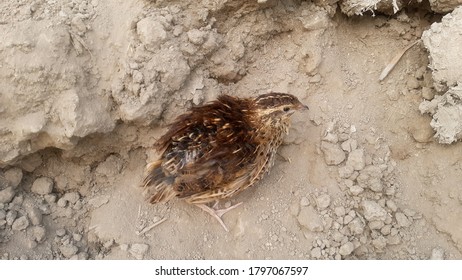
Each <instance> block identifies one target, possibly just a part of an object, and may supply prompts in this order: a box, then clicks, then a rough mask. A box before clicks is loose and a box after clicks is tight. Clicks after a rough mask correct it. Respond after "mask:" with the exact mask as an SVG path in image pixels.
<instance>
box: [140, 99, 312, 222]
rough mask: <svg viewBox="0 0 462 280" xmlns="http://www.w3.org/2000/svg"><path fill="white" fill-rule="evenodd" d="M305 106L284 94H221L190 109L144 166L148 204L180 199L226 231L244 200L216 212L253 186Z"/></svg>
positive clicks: (159, 144) (177, 121)
mask: <svg viewBox="0 0 462 280" xmlns="http://www.w3.org/2000/svg"><path fill="white" fill-rule="evenodd" d="M302 109H303V110H306V109H308V107H307V106H306V105H303V104H302V103H301V102H300V101H299V100H298V99H297V98H296V97H295V96H293V95H291V94H285V93H268V94H263V95H260V96H258V97H256V98H237V97H233V96H229V95H221V96H220V97H218V99H217V100H215V101H212V102H210V103H208V104H205V105H203V106H200V107H194V108H192V109H191V110H190V111H189V112H187V113H185V114H183V115H181V116H179V117H178V118H177V119H176V120H175V121H174V122H173V123H172V124H171V125H170V127H169V130H168V131H167V132H166V133H165V134H164V135H163V136H162V137H161V138H160V139H159V140H158V142H157V143H156V145H155V148H156V149H157V151H159V152H160V153H161V156H160V158H159V159H158V160H156V161H154V162H151V163H149V164H148V165H147V166H146V171H145V175H144V179H143V182H142V186H143V187H144V190H145V194H146V196H147V197H148V200H149V202H151V203H159V202H166V201H169V200H171V199H172V198H174V197H177V198H179V199H182V200H185V201H186V202H188V203H190V204H193V205H196V206H198V207H199V208H201V209H203V210H204V211H206V212H208V213H209V214H211V215H212V216H213V217H215V218H216V219H217V220H218V221H219V222H220V224H221V225H222V226H223V228H224V229H225V230H226V231H228V229H227V227H226V225H225V224H224V223H223V221H222V219H221V216H222V215H223V214H224V213H226V212H227V211H229V210H231V209H234V208H235V207H237V206H239V205H240V204H241V203H238V204H236V205H233V206H231V207H229V208H227V209H218V210H217V209H215V208H216V207H215V206H216V205H217V203H218V201H220V200H222V199H226V198H229V197H232V196H234V195H236V194H238V193H240V192H242V191H243V190H245V189H247V188H248V187H250V186H253V185H254V184H255V183H256V182H258V181H259V180H260V179H261V178H262V177H263V175H264V174H265V173H267V172H268V171H269V169H270V168H271V167H272V165H273V164H274V159H275V156H276V152H277V149H278V147H279V146H280V145H281V143H282V140H283V137H284V135H285V134H287V133H288V131H289V126H290V116H291V115H292V114H293V113H294V112H295V111H297V110H302ZM209 202H216V203H215V206H214V207H209V206H207V205H206V204H207V203H209Z"/></svg>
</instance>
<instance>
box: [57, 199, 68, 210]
mask: <svg viewBox="0 0 462 280" xmlns="http://www.w3.org/2000/svg"><path fill="white" fill-rule="evenodd" d="M56 204H57V205H58V206H59V207H62V208H64V207H66V206H67V200H65V199H64V198H63V197H61V198H60V199H58V202H57V203H56Z"/></svg>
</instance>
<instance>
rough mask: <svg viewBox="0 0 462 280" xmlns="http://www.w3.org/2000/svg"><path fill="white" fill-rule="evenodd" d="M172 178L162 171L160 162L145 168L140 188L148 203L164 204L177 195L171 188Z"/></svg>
mask: <svg viewBox="0 0 462 280" xmlns="http://www.w3.org/2000/svg"><path fill="white" fill-rule="evenodd" d="M173 182H174V178H173V177H172V176H167V175H166V174H165V173H164V171H163V170H162V161H160V160H158V161H155V162H151V163H149V164H148V165H147V166H146V169H145V172H144V179H143V182H142V185H141V186H142V187H143V188H144V195H145V197H146V198H147V199H148V201H149V202H150V203H158V202H166V201H169V200H170V199H172V198H173V197H175V196H176V195H177V192H176V191H175V190H174V188H173Z"/></svg>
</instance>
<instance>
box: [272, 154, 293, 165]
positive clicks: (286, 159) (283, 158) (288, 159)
mask: <svg viewBox="0 0 462 280" xmlns="http://www.w3.org/2000/svg"><path fill="white" fill-rule="evenodd" d="M276 154H277V155H278V156H280V157H281V158H282V160H284V161H285V162H288V163H292V160H291V159H290V157H286V156H283V155H281V154H280V153H279V152H276Z"/></svg>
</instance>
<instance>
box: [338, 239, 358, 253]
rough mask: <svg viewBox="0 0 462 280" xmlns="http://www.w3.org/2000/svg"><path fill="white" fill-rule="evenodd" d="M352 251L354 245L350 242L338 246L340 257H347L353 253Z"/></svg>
mask: <svg viewBox="0 0 462 280" xmlns="http://www.w3.org/2000/svg"><path fill="white" fill-rule="evenodd" d="M354 249H355V245H354V244H353V243H351V242H347V243H345V244H343V245H342V246H340V249H339V250H338V253H339V254H340V255H342V256H348V255H350V254H351V253H352V252H353V250H354Z"/></svg>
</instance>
